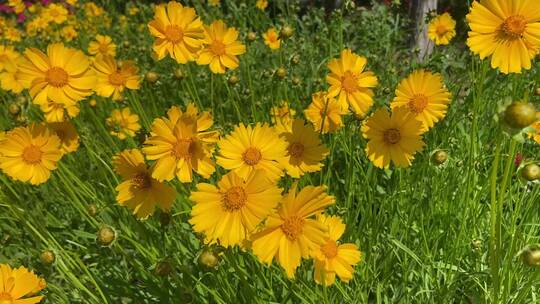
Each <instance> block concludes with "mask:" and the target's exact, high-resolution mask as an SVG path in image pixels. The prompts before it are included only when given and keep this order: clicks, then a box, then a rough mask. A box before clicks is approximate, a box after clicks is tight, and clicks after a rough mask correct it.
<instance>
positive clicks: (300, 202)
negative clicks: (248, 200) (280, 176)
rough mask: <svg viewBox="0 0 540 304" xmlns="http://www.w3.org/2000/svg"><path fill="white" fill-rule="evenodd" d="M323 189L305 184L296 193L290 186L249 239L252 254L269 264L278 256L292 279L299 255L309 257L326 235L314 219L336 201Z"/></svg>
mask: <svg viewBox="0 0 540 304" xmlns="http://www.w3.org/2000/svg"><path fill="white" fill-rule="evenodd" d="M325 190H326V188H325V187H314V186H307V187H305V188H303V189H302V190H301V191H300V192H299V193H298V194H297V189H296V184H295V185H293V188H292V189H291V190H290V191H289V193H288V194H287V195H285V196H284V197H283V199H282V201H281V204H280V205H279V207H278V209H277V211H275V212H274V213H272V214H270V216H268V218H267V219H266V222H265V224H264V227H263V228H262V229H261V230H260V231H259V232H257V233H255V234H254V235H253V236H252V238H251V239H252V241H253V242H252V249H253V253H254V254H255V255H256V256H257V257H258V258H259V260H260V261H261V262H263V263H266V264H271V263H272V260H273V259H274V258H277V260H278V262H279V264H280V265H281V267H283V268H284V269H285V273H286V274H287V277H289V278H294V273H295V271H296V268H297V267H298V266H299V265H300V262H301V260H302V258H308V257H310V256H311V255H312V253H313V252H314V251H315V249H317V248H319V247H320V246H321V245H323V244H324V242H325V240H326V238H327V237H328V236H327V228H326V227H324V225H322V224H321V223H320V222H318V221H317V220H316V219H314V218H313V217H314V216H315V215H316V214H319V213H321V212H323V211H324V209H325V208H326V207H327V206H329V205H332V204H334V202H335V201H334V197H333V196H329V195H328V194H326V192H325Z"/></svg>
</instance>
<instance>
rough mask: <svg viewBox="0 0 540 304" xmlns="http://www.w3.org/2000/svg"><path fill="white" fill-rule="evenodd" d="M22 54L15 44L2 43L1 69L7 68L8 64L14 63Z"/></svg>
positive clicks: (0, 54)
mask: <svg viewBox="0 0 540 304" xmlns="http://www.w3.org/2000/svg"><path fill="white" fill-rule="evenodd" d="M20 56H21V55H20V54H19V53H18V52H17V51H15V49H14V48H13V46H11V45H0V71H2V70H4V69H5V67H6V64H12V63H13V62H14V61H15V60H17V58H19V57H20Z"/></svg>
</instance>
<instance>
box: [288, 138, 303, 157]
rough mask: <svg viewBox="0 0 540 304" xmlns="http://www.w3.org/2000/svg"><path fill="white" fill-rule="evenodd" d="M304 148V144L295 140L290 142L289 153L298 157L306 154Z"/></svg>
mask: <svg viewBox="0 0 540 304" xmlns="http://www.w3.org/2000/svg"><path fill="white" fill-rule="evenodd" d="M304 149H305V147H304V145H303V144H302V143H299V142H294V143H292V144H290V145H289V147H288V150H289V154H290V155H291V156H292V157H296V158H299V157H302V155H303V154H304Z"/></svg>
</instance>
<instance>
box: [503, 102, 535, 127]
mask: <svg viewBox="0 0 540 304" xmlns="http://www.w3.org/2000/svg"><path fill="white" fill-rule="evenodd" d="M504 121H505V122H506V123H507V124H508V125H509V126H510V127H512V128H514V129H523V128H526V127H528V126H530V125H531V124H532V123H534V122H535V121H536V109H535V107H534V106H533V105H532V104H531V103H528V102H522V101H516V102H513V103H512V104H510V105H509V106H508V107H506V110H505V111H504Z"/></svg>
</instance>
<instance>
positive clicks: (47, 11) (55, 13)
mask: <svg viewBox="0 0 540 304" xmlns="http://www.w3.org/2000/svg"><path fill="white" fill-rule="evenodd" d="M42 14H43V17H44V18H45V19H47V20H48V21H49V22H54V23H56V24H62V23H64V22H66V20H67V16H68V10H67V9H66V8H65V7H64V6H63V5H61V4H56V3H51V4H49V5H48V6H47V7H46V8H44V9H43V13H42Z"/></svg>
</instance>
